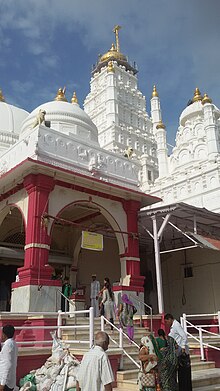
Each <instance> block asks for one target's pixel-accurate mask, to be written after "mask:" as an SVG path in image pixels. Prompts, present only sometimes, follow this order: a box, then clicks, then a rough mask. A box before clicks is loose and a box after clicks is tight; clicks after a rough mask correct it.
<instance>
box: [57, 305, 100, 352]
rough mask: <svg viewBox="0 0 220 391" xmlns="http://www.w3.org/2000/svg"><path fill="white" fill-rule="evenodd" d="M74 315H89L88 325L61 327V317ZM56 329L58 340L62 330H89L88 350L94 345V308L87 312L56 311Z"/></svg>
mask: <svg viewBox="0 0 220 391" xmlns="http://www.w3.org/2000/svg"><path fill="white" fill-rule="evenodd" d="M68 314H69V315H74V317H75V315H76V314H89V324H88V325H74V326H63V325H62V315H68ZM57 327H58V331H57V335H58V338H61V336H62V335H61V334H62V333H61V331H62V329H68V328H69V329H70V330H71V329H77V328H80V329H85V328H89V341H88V342H89V346H90V348H91V347H92V346H93V344H94V308H93V307H90V308H89V310H77V311H73V312H62V311H61V310H59V311H58V317H57Z"/></svg>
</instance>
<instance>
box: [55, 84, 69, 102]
mask: <svg viewBox="0 0 220 391" xmlns="http://www.w3.org/2000/svg"><path fill="white" fill-rule="evenodd" d="M65 92H66V87H63V88H59V90H58V91H57V95H56V97H55V99H54V100H58V101H63V102H67V99H66V97H65Z"/></svg>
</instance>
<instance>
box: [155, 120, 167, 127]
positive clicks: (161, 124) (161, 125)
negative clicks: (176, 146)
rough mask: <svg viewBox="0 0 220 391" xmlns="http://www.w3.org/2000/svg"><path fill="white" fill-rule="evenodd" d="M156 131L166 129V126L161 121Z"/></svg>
mask: <svg viewBox="0 0 220 391" xmlns="http://www.w3.org/2000/svg"><path fill="white" fill-rule="evenodd" d="M156 129H166V126H165V125H164V123H163V121H162V120H160V122H159V123H158V124H157V126H156Z"/></svg>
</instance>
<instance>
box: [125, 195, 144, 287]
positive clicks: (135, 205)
mask: <svg viewBox="0 0 220 391" xmlns="http://www.w3.org/2000/svg"><path fill="white" fill-rule="evenodd" d="M123 207H124V210H125V212H126V214H127V231H128V232H129V234H128V247H127V251H126V253H125V254H123V255H121V257H122V258H125V257H126V258H127V259H126V272H127V274H128V275H130V276H131V277H130V286H131V287H132V288H134V289H138V290H143V284H144V277H143V276H141V275H140V258H139V239H138V211H139V210H140V202H139V201H134V200H128V201H124V203H123Z"/></svg>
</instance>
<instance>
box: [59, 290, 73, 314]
mask: <svg viewBox="0 0 220 391" xmlns="http://www.w3.org/2000/svg"><path fill="white" fill-rule="evenodd" d="M58 293H59V294H60V296H61V297H63V298H64V299H65V312H67V311H66V309H67V305H66V304H67V302H68V303H69V304H70V305H72V302H71V300H70V299H68V297H66V296H65V295H64V294H63V292H62V291H61V290H60V289H57V290H56V308H57V294H58Z"/></svg>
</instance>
